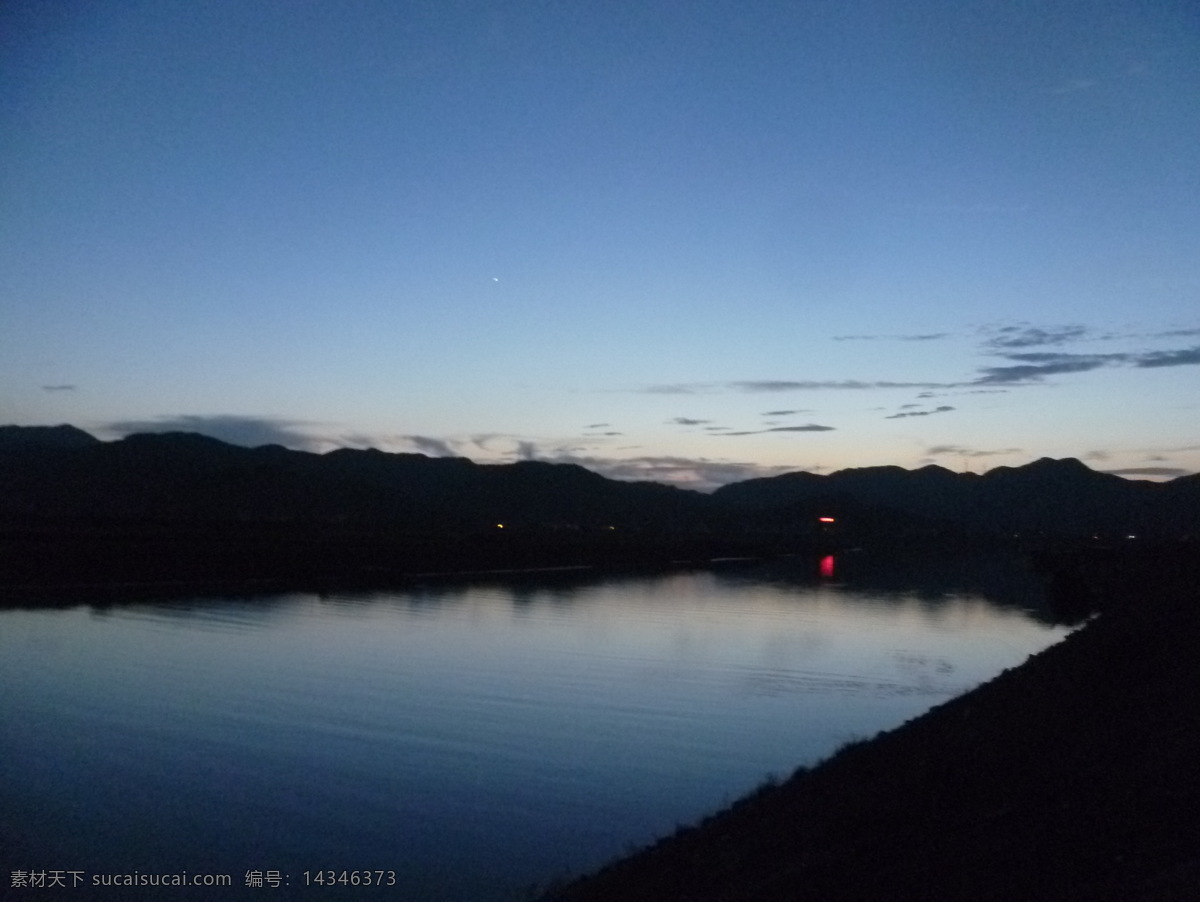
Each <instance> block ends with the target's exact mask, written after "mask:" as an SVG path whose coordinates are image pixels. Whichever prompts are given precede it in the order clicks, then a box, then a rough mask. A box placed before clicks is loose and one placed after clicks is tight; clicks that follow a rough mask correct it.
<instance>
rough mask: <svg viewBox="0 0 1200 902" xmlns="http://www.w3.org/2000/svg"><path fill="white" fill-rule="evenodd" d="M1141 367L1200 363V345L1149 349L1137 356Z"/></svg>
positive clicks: (1138, 364)
mask: <svg viewBox="0 0 1200 902" xmlns="http://www.w3.org/2000/svg"><path fill="white" fill-rule="evenodd" d="M1135 364H1136V365H1137V366H1139V367H1160V366H1195V365H1197V364H1200V345H1196V346H1194V347H1191V348H1183V349H1181V350H1178V351H1149V352H1147V353H1145V354H1140V355H1138V356H1137V357H1136V358H1135Z"/></svg>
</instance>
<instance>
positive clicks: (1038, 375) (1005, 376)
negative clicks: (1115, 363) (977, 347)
mask: <svg viewBox="0 0 1200 902" xmlns="http://www.w3.org/2000/svg"><path fill="white" fill-rule="evenodd" d="M1062 356H1063V357H1064V358H1065V357H1066V356H1067V355H1062ZM1108 364H1109V361H1108V360H1106V359H1104V358H1103V357H1102V356H1083V355H1080V356H1078V357H1076V358H1074V359H1061V360H1058V361H1057V362H1054V363H1027V364H1019V365H1017V366H988V367H983V368H982V369H981V370H979V372H980V373H981V374H982V375H980V376H979V377H978V378H976V379H975V381H974V382H973V383H971V384H972V385H1023V384H1024V385H1027V384H1030V383H1035V382H1041V381H1042V380H1043V379H1045V378H1046V377H1047V376H1057V375H1061V374H1063V373H1085V372H1088V371H1089V370H1095V369H1099V368H1100V367H1102V366H1107V365H1108Z"/></svg>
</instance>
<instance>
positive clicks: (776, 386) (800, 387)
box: [726, 379, 957, 393]
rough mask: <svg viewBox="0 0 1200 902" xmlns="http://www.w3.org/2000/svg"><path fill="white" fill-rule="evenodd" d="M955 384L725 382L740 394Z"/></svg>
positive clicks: (945, 384) (934, 386)
mask: <svg viewBox="0 0 1200 902" xmlns="http://www.w3.org/2000/svg"><path fill="white" fill-rule="evenodd" d="M956 384H957V383H945V382H886V381H876V382H864V381H860V380H858V379H827V380H826V379H821V380H804V379H802V380H796V381H789V380H783V379H760V380H749V381H744V382H727V383H726V385H727V386H728V387H729V388H731V389H733V390H734V391H740V392H750V393H754V392H781V391H824V390H833V391H865V390H868V389H872V388H952V387H954V386H955V385H956Z"/></svg>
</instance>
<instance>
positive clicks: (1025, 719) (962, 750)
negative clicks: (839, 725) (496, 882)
mask: <svg viewBox="0 0 1200 902" xmlns="http://www.w3.org/2000/svg"><path fill="white" fill-rule="evenodd" d="M1059 564H1060V566H1062V567H1064V568H1065V569H1067V570H1069V571H1074V572H1075V573H1076V574H1080V573H1086V574H1087V575H1088V578H1089V580H1090V581H1091V583H1092V585H1094V586H1099V587H1101V595H1100V597H1098V598H1097V599H1096V600H1097V601H1098V602H1100V603H1101V604H1102V605H1103V607H1104V608H1105V610H1104V613H1102V614H1101V615H1100V616H1099V617H1097V618H1096V619H1094V620H1092V621H1091V622H1090V623H1088V624H1087V625H1086V626H1084V627H1082V628H1081V629H1080V630H1079V631H1077V632H1076V633H1074V634H1072V635H1071V636H1070V637H1068V638H1067V639H1066V640H1064V641H1063V642H1062V643H1060V644H1059V645H1057V646H1054V647H1051V648H1050V649H1047V650H1046V651H1044V652H1042V653H1041V654H1039V655H1036V656H1034V657H1031V658H1030V659H1029V660H1028V661H1026V663H1024V664H1023V665H1021V666H1020V667H1017V668H1014V669H1012V670H1009V671H1006V672H1005V673H1003V674H1001V675H1000V676H999V677H997V678H996V679H994V680H992V681H991V682H989V683H987V684H985V685H983V686H981V687H979V688H978V689H976V690H974V691H972V692H969V693H967V694H965V695H963V696H960V697H959V698H957V699H954V700H952V701H950V702H947V703H945V704H943V705H941V706H939V707H938V708H935V709H934V710H932V711H930V712H929V713H927V714H926V715H924V716H922V717H920V718H917V719H915V720H913V721H911V722H909V723H908V724H905V725H904V726H902V727H900V728H898V729H896V730H893V731H891V732H888V733H884V734H880V735H879V736H878V737H876V738H875V739H873V740H870V741H864V742H859V743H856V744H854V745H852V746H849V747H846V748H844V749H842V750H841V751H840V752H839V753H838V754H836V755H835V756H834V757H833V758H831V759H830V760H828V761H826V762H824V763H822V764H820V765H818V766H817V767H815V768H814V769H813V770H811V771H807V772H798V773H797V774H795V775H794V776H793V777H792V778H791V779H789V780H787V781H786V782H784V783H783V784H781V785H778V786H766V787H764V788H762V789H760V790H759V791H758V792H757V793H755V794H754V795H753V796H751V797H748V798H746V799H743V800H742V801H740V802H738V803H736V804H735V805H734V806H732V807H731V808H730V809H728V810H726V811H723V812H721V813H720V814H718V815H715V816H713V817H711V818H709V819H707V820H706V821H704V822H703V823H702V824H700V825H698V826H696V827H693V828H683V829H681V830H679V831H678V832H677V833H676V834H675V835H674V836H672V837H670V838H668V839H665V840H663V841H661V842H660V843H658V844H657V845H655V846H654V847H652V848H649V849H647V850H644V851H642V852H640V853H637V854H635V855H633V856H631V857H630V858H627V859H625V860H622V861H620V862H617V863H615V864H613V865H611V866H609V867H608V868H606V869H605V870H603V871H601V872H599V873H598V874H595V875H593V876H590V877H588V878H586V879H583V880H580V881H579V882H576V883H574V884H571V885H568V886H565V887H562V888H560V889H558V890H557V891H554V892H552V893H550V894H549V895H548V896H546V899H547V900H555V902H587V900H604V902H633V900H647V902H650V900H653V902H669V900H681V902H682V900H688V902H708V900H712V902H716V900H721V902H742V900H744V902H752V900H753V902H784V900H787V902H806V900H812V902H818V900H821V902H824V900H855V902H861V900H868V899H869V900H909V899H913V900H917V899H919V900H992V902H1001V900H1004V902H1009V900H1012V902H1017V900H1020V902H1036V900H1047V902H1049V900H1054V902H1063V900H1075V902H1109V900H1112V902H1116V900H1126V902H1127V900H1135V902H1136V900H1140V902H1149V900H1180V902H1182V900H1195V899H1197V898H1200V655H1197V653H1196V652H1197V648H1198V644H1200V562H1198V561H1197V558H1196V556H1195V553H1194V552H1188V553H1179V552H1175V553H1172V554H1158V555H1148V556H1140V557H1138V558H1127V557H1113V556H1109V557H1107V558H1101V557H1096V556H1094V555H1093V556H1084V557H1076V558H1073V559H1064V560H1062V561H1060V562H1059Z"/></svg>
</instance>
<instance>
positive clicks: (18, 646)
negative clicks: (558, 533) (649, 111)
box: [0, 571, 1065, 900]
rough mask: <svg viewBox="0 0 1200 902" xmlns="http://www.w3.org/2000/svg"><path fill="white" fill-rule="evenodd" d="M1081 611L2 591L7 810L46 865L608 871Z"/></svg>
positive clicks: (758, 585) (749, 598) (818, 589)
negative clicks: (91, 599)
mask: <svg viewBox="0 0 1200 902" xmlns="http://www.w3.org/2000/svg"><path fill="white" fill-rule="evenodd" d="M1064 632H1065V631H1064V630H1063V629H1061V628H1055V627H1047V626H1045V625H1043V624H1039V623H1037V622H1035V621H1033V620H1031V619H1030V618H1029V617H1028V616H1027V615H1025V614H1024V613H1023V612H1022V611H1021V610H1019V609H1017V608H1015V607H1007V608H998V607H995V606H994V605H992V604H989V603H988V602H987V601H986V600H984V599H983V598H981V597H979V596H977V595H969V594H968V595H962V596H953V595H951V596H946V597H944V598H943V599H942V600H941V601H933V600H931V599H929V598H918V597H916V595H914V594H904V593H900V594H891V595H887V594H881V593H876V594H870V593H867V592H853V591H850V590H849V589H847V588H844V587H840V586H838V585H836V584H823V585H807V586H806V585H799V584H795V583H793V584H791V585H788V584H787V583H786V581H785V580H776V581H774V582H772V581H768V580H764V579H759V578H757V577H755V576H754V575H753V574H750V575H747V574H743V573H740V572H732V571H730V572H726V573H711V572H689V573H677V574H671V575H666V576H661V577H646V578H628V579H615V580H609V581H602V582H593V583H588V582H586V581H584V580H582V579H579V578H576V579H575V580H574V581H572V582H566V583H562V584H557V585H555V584H547V583H543V584H538V583H529V582H525V583H522V584H510V585H502V584H495V583H492V584H474V585H470V584H463V585H449V584H443V585H434V584H430V585H427V586H424V587H418V588H414V590H413V591H411V592H405V593H389V594H380V595H374V596H369V597H349V596H329V597H324V598H319V597H316V596H311V595H293V596H286V597H276V598H270V599H262V600H259V601H255V602H243V601H234V600H221V599H211V600H207V601H206V600H196V601H193V602H174V603H169V604H156V605H146V604H140V605H130V606H124V607H115V608H110V609H105V610H97V609H92V608H87V607H79V608H74V609H68V610H59V609H55V610H8V611H3V612H0V686H3V687H4V688H3V696H2V697H3V707H4V711H3V714H4V717H3V720H4V722H5V723H7V724H20V725H21V728H20V729H6V730H5V731H4V732H3V733H0V736H2V737H3V739H2V747H0V762H2V763H0V776H2V777H3V778H4V780H3V783H4V785H7V786H9V787H11V789H10V790H6V792H9V794H10V795H12V796H13V797H12V798H9V799H6V800H5V802H6V804H5V805H4V806H0V808H7V810H9V811H11V812H13V814H12V815H9V816H8V817H9V821H8V822H3V821H0V829H3V830H5V831H15V833H13V834H12V835H16V836H18V838H20V839H21V840H22V842H18V848H19V849H25V850H26V851H27V853H28V854H29V855H30V856H31V860H30V862H29V863H30V864H31V865H34V864H40V865H43V866H46V867H56V866H58V865H56V864H55V863H54V861H58V860H60V859H59V857H58V856H62V858H61V860H63V861H67V859H69V860H70V862H71V864H70V866H72V867H90V868H95V869H99V868H100V867H101V866H102V865H103V866H105V867H112V866H114V862H115V860H120V861H121V862H122V863H123V866H125V867H129V868H133V867H137V866H140V867H142V868H143V869H147V868H149V867H151V866H165V864H166V863H167V862H170V863H171V865H172V866H175V867H186V868H188V869H191V870H193V871H199V870H201V869H202V868H203V867H207V866H211V867H212V868H213V869H219V870H237V869H238V868H241V869H242V870H245V869H247V868H250V867H263V868H267V867H269V868H277V869H288V868H292V869H303V866H304V865H305V864H306V863H311V862H314V861H316V860H317V859H322V860H325V861H326V862H327V863H328V864H329V865H330V866H342V865H334V862H338V861H344V862H346V863H345V865H344V866H346V867H349V866H351V862H350V860H349V858H348V857H347V856H348V855H349V854H350V853H349V851H348V850H354V853H355V854H356V855H358V856H360V857H359V859H358V863H356V864H354V865H353V866H356V867H368V866H370V867H393V866H397V865H401V864H402V865H403V867H404V869H405V873H406V876H405V881H406V883H405V889H406V891H407V892H409V893H410V894H411V895H412V896H413V897H414V898H429V897H433V896H435V897H437V898H445V899H463V900H466V899H474V900H483V899H499V898H505V897H504V896H503V895H495V894H496V893H497V892H498V890H497V889H496V887H495V885H494V883H495V879H496V878H495V875H496V874H501V875H502V877H501V883H504V884H505V885H506V886H508V887H509V888H510V889H511V888H512V887H517V886H522V885H526V884H528V883H530V882H532V881H534V880H538V879H547V878H548V877H549V876H553V875H554V874H555V873H558V872H560V871H562V870H564V869H578V868H582V867H588V866H593V865H596V864H598V863H600V862H602V861H603V860H605V859H606V858H608V857H610V856H612V855H614V854H617V853H619V852H620V851H621V850H622V849H623V848H624V846H625V844H626V843H629V842H643V841H646V840H649V839H650V838H652V837H653V836H655V835H658V834H660V833H662V832H667V831H670V830H671V829H673V828H674V826H675V824H676V823H678V822H686V821H690V820H693V819H695V818H697V817H700V816H702V815H704V814H706V813H708V812H709V811H711V810H713V809H714V808H716V807H718V806H720V805H721V804H724V803H726V802H728V801H729V800H731V799H732V798H733V797H734V796H736V795H738V794H740V793H742V792H744V791H746V790H748V789H750V788H751V787H753V786H754V785H755V784H757V783H758V782H759V781H761V779H762V778H763V777H764V776H765V775H766V774H768V773H776V774H786V773H789V772H790V771H791V770H792V769H793V768H794V767H796V766H797V765H799V764H802V763H811V762H812V761H814V760H815V759H817V758H819V757H822V756H824V755H826V754H828V753H829V752H830V751H831V750H832V749H833V748H834V747H835V746H836V745H838V744H840V743H841V742H843V741H845V740H846V739H848V738H851V737H855V736H862V735H869V734H871V733H874V732H875V731H876V730H878V729H880V728H884V727H888V726H892V725H895V724H898V723H900V722H902V721H904V720H906V719H908V718H909V717H912V716H914V715H915V714H918V713H920V712H921V711H923V710H925V709H927V708H928V707H930V706H932V705H934V704H937V703H938V702H940V701H942V700H944V699H946V698H948V697H950V696H951V695H953V694H956V693H958V692H961V691H962V690H964V689H966V688H968V687H970V686H971V685H973V684H975V683H977V682H979V681H981V680H983V679H986V678H988V677H990V676H991V675H993V674H994V673H996V672H998V671H999V670H1000V669H1002V668H1004V667H1008V666H1012V665H1013V664H1016V663H1019V662H1020V661H1021V660H1023V659H1024V657H1025V656H1026V655H1027V654H1029V653H1030V652H1033V651H1036V650H1038V649H1040V648H1042V647H1044V646H1045V645H1047V644H1049V643H1050V642H1053V641H1054V640H1055V639H1057V638H1058V637H1059V636H1061V635H1063V633H1064ZM98 774H103V775H104V777H103V779H102V780H100V781H97V779H96V776H97V775H98ZM98 822H102V823H103V824H104V829H103V830H97V829H96V826H97V823H98ZM148 824H153V825H154V828H153V829H148V826H147V825H148ZM47 856H49V858H50V859H52V860H43V859H45V858H46V857H47ZM34 859H36V860H34ZM397 859H401V860H397ZM159 863H161V864H159ZM308 866H312V865H311V864H308ZM489 893H490V894H492V895H489Z"/></svg>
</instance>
